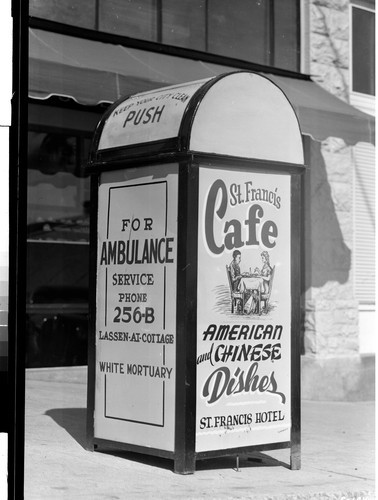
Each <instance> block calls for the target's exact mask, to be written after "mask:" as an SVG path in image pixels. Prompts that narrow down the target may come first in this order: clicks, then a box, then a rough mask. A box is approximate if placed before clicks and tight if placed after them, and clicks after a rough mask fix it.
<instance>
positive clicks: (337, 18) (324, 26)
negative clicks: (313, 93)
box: [309, 0, 349, 102]
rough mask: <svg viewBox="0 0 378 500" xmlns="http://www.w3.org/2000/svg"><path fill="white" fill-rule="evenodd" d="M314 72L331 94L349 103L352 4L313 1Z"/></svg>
mask: <svg viewBox="0 0 378 500" xmlns="http://www.w3.org/2000/svg"><path fill="white" fill-rule="evenodd" d="M309 39H310V72H311V75H312V77H313V79H314V80H315V81H316V82H317V83H319V84H320V85H321V86H322V87H324V88H325V89H326V90H328V91H329V92H331V94H334V95H336V96H337V97H339V98H340V99H343V100H344V101H347V102H348V101H349V94H348V91H349V0H311V2H310V37H309Z"/></svg>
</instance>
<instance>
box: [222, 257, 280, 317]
mask: <svg viewBox="0 0 378 500" xmlns="http://www.w3.org/2000/svg"><path fill="white" fill-rule="evenodd" d="M232 257H233V259H232V262H231V263H230V265H229V266H227V271H228V274H229V281H230V287H231V312H234V311H235V310H236V311H237V312H238V313H244V314H261V313H262V312H265V313H266V312H267V308H268V302H269V299H270V293H271V290H272V284H273V276H274V270H275V266H273V267H272V266H271V265H270V260H269V254H268V252H267V251H265V250H264V251H263V252H262V253H261V259H262V267H261V269H259V268H258V267H255V269H254V271H253V272H252V271H251V268H250V272H244V273H242V272H241V270H240V262H241V252H240V251H239V250H234V252H233V254H232Z"/></svg>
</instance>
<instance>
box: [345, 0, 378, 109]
mask: <svg viewBox="0 0 378 500" xmlns="http://www.w3.org/2000/svg"><path fill="white" fill-rule="evenodd" d="M369 3H370V2H369ZM353 9H360V10H364V11H367V12H371V13H372V14H374V26H375V24H376V19H375V8H374V6H373V5H372V6H368V5H367V2H362V1H361V2H359V1H358V0H355V1H353V2H351V3H350V4H349V93H350V94H353V95H356V96H361V97H364V98H366V99H373V98H374V99H375V93H374V94H367V93H365V92H358V91H357V90H354V89H353ZM374 35H375V33H374ZM375 38H376V35H375ZM375 43H376V40H375ZM375 87H376V82H375ZM374 92H375V89H374Z"/></svg>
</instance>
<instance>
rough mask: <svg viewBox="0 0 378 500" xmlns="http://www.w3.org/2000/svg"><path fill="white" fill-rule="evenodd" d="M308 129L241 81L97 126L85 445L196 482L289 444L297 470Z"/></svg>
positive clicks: (243, 77)
mask: <svg viewBox="0 0 378 500" xmlns="http://www.w3.org/2000/svg"><path fill="white" fill-rule="evenodd" d="M303 169H304V166H303V151H302V140H301V133H300V130H299V126H298V121H297V118H296V116H295V113H294V111H293V109H292V107H291V105H290V103H289V101H288V100H287V98H286V96H285V95H284V93H283V92H282V91H281V90H280V89H279V88H278V87H277V86H276V85H275V84H273V83H272V82H271V81H270V80H269V79H268V78H266V77H262V76H261V75H258V74H255V73H252V72H248V71H239V72H234V73H229V74H225V75H221V76H219V77H215V78H210V79H206V80H201V81H196V82H190V83H186V84H182V85H176V86H173V87H168V88H164V89H157V90H152V91H148V92H143V93H140V94H137V95H134V96H130V97H125V98H122V99H121V100H119V101H118V102H116V103H115V104H114V105H113V106H112V107H111V108H110V109H109V110H108V111H107V112H106V114H105V115H104V117H103V118H102V120H101V121H100V123H99V125H98V127H97V130H96V133H95V136H94V140H93V147H92V151H91V155H90V160H89V163H88V170H89V171H90V172H91V174H92V199H93V200H94V205H93V209H92V221H93V224H92V233H91V255H92V257H91V279H92V286H91V290H92V297H91V301H90V302H91V306H90V307H91V325H90V340H89V363H88V410H89V411H88V421H87V429H88V449H90V450H94V449H99V450H102V449H104V450H106V449H113V450H117V449H118V450H128V451H133V452H136V453H142V454H147V455H157V456H160V457H164V458H168V459H171V460H172V461H173V469H174V471H175V472H177V473H181V474H189V473H193V472H194V471H195V468H196V462H197V461H198V460H205V459H207V458H211V457H220V456H230V457H236V458H237V457H239V455H241V454H243V455H249V454H253V453H254V452H257V451H262V450H264V451H265V450H274V449H279V448H288V449H289V450H290V466H291V468H292V469H298V468H300V374H299V371H300V369H299V362H300V358H299V353H300V351H299V334H300V321H299V318H300V313H299V307H300V290H299V283H300V269H299V261H300V259H299V255H300V251H301V250H300V241H301V239H300V227H301V223H300V222H301V220H300V214H301V207H300V200H301V194H300V186H301V175H302V172H303Z"/></svg>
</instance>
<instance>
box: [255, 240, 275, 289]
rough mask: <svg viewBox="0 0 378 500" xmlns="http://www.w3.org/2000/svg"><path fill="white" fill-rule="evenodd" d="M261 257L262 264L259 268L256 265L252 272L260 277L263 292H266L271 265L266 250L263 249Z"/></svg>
mask: <svg viewBox="0 0 378 500" xmlns="http://www.w3.org/2000/svg"><path fill="white" fill-rule="evenodd" d="M261 259H262V262H263V266H262V268H261V269H259V268H258V267H256V268H255V271H254V273H255V274H256V275H257V276H258V277H259V278H262V284H263V287H264V289H263V293H267V292H268V290H269V281H270V278H271V275H272V266H271V265H270V261H269V254H268V252H267V251H266V250H264V251H263V252H262V253H261Z"/></svg>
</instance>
